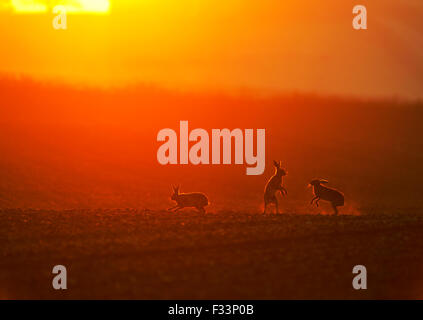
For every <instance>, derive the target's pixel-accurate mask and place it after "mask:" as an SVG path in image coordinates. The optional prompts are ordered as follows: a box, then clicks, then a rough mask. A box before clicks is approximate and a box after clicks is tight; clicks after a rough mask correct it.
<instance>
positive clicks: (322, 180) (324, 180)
mask: <svg viewBox="0 0 423 320" xmlns="http://www.w3.org/2000/svg"><path fill="white" fill-rule="evenodd" d="M319 181H320V183H329V181H327V180H326V179H320V180H319Z"/></svg>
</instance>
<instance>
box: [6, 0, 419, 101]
mask: <svg viewBox="0 0 423 320" xmlns="http://www.w3.org/2000/svg"><path fill="white" fill-rule="evenodd" d="M21 1H23V0H21ZM101 1H103V0H101ZM31 2H33V0H29V2H28V3H31ZM38 2H40V3H43V1H42V0H41V1H38ZM44 2H45V1H44ZM65 2H70V1H69V0H67V1H65ZM82 2H84V1H82ZM56 3H63V1H62V2H61V1H51V4H52V5H54V4H56ZM356 4H364V5H366V6H367V9H368V14H369V21H368V30H366V31H356V30H353V28H352V26H351V21H352V8H353V6H354V5H356ZM110 5H111V8H110V12H109V14H102V15H92V14H83V15H80V14H74V15H71V16H69V17H68V30H66V31H56V30H54V29H53V28H52V18H53V16H52V15H51V13H32V14H20V13H17V12H14V11H13V6H12V3H11V1H10V0H0V11H1V13H0V42H1V48H2V50H0V73H6V74H13V75H16V74H25V75H29V76H31V77H36V78H41V79H45V78H49V79H51V78H53V79H60V80H65V81H68V82H73V83H89V84H96V85H124V84H128V83H134V82H147V83H155V84H158V85H161V86H166V87H175V88H182V89H191V88H202V89H204V88H206V89H207V88H212V89H216V88H223V89H233V88H239V87H249V88H254V89H264V90H299V91H313V92H318V93H336V94H353V95H366V96H378V95H383V96H393V95H400V96H405V97H422V96H423V94H422V90H421V88H422V87H423V51H422V49H421V43H422V40H423V19H422V17H423V2H421V0H403V1H394V0H372V1H359V3H358V2H357V1H350V0H345V1H339V0H321V1H318V2H317V1H316V2H313V4H311V1H308V0H284V1H281V0H263V1H253V0H228V1H212V0H203V1H196V0H179V1H174V0H162V1H160V0H137V1H135V0H120V1H111V3H110ZM15 9H16V7H15Z"/></svg>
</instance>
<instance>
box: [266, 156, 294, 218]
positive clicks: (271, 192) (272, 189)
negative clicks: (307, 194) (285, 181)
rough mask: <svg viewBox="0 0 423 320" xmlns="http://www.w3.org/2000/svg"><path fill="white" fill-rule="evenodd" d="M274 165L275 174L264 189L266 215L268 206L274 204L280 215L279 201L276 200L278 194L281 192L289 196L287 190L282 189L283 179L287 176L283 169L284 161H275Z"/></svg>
mask: <svg viewBox="0 0 423 320" xmlns="http://www.w3.org/2000/svg"><path fill="white" fill-rule="evenodd" d="M273 165H274V166H275V174H274V175H273V176H272V177H271V178H270V179H269V181H268V182H267V184H266V188H265V189H264V211H263V213H266V208H267V205H268V204H270V203H274V204H275V207H276V213H279V208H278V199H277V198H276V192H278V191H280V192H281V194H282V195H283V196H285V195H286V194H288V192H287V191H286V189H285V188H284V187H282V177H283V176H286V171H285V169H283V168H281V167H282V161H279V162H276V161H273Z"/></svg>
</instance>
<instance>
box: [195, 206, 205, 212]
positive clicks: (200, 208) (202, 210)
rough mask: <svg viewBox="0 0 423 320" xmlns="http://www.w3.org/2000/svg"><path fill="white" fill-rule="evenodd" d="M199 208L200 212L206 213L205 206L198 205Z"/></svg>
mask: <svg viewBox="0 0 423 320" xmlns="http://www.w3.org/2000/svg"><path fill="white" fill-rule="evenodd" d="M197 210H198V211H199V212H200V213H206V209H204V207H197Z"/></svg>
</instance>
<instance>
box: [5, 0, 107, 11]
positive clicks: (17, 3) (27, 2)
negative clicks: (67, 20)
mask: <svg viewBox="0 0 423 320" xmlns="http://www.w3.org/2000/svg"><path fill="white" fill-rule="evenodd" d="M57 5H61V6H63V7H65V8H66V11H67V12H68V13H108V12H109V9H110V2H109V0H62V1H47V0H11V7H12V8H13V10H14V11H15V12H17V13H38V12H47V11H49V10H50V9H51V8H52V7H54V6H57Z"/></svg>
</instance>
